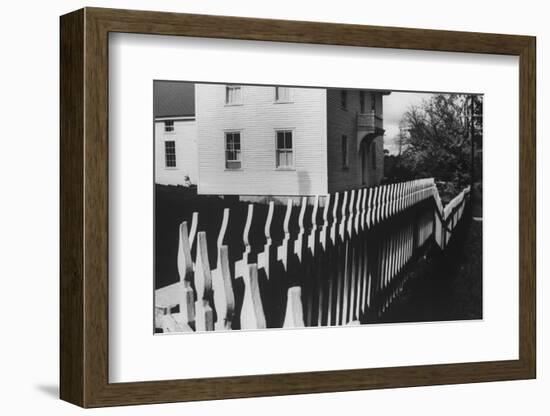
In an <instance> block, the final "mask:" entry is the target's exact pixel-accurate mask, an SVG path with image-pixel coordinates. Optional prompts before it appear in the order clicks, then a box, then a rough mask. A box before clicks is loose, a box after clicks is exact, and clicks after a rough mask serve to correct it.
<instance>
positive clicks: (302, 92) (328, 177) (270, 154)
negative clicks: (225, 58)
mask: <svg viewBox="0 0 550 416" xmlns="http://www.w3.org/2000/svg"><path fill="white" fill-rule="evenodd" d="M172 84H174V83H166V86H170V85H172ZM186 85H188V86H189V85H192V84H186ZM185 91H186V93H188V94H190V93H191V92H193V93H194V114H195V121H194V122H193V123H192V124H191V123H190V122H189V120H186V121H185V122H183V119H184V118H185V117H189V114H186V115H185V117H181V119H182V123H181V125H182V127H181V137H182V138H181V139H179V137H180V133H179V130H178V128H177V127H176V121H177V120H179V119H180V117H177V118H176V117H173V118H170V117H165V116H162V117H161V116H160V115H159V114H156V116H157V117H156V120H157V122H156V124H157V126H156V129H155V132H156V134H157V135H156V138H157V140H156V141H157V149H159V150H160V151H159V152H157V170H156V175H157V182H158V183H176V184H178V183H179V184H182V185H183V184H184V175H186V174H187V175H188V176H189V178H190V180H191V183H194V184H197V186H198V193H199V194H216V195H273V196H276V195H288V196H292V195H319V194H326V193H331V192H336V191H342V190H348V189H354V188H358V187H361V186H365V185H368V186H372V185H376V184H379V183H380V181H381V179H382V176H383V169H384V166H383V165H384V151H383V134H384V130H383V120H382V115H383V103H382V101H383V96H384V95H386V94H388V93H389V92H386V91H372V90H345V89H326V88H295V87H272V86H252V85H228V84H194V89H192V88H190V87H187V88H186V90H185ZM155 95H156V96H157V98H159V100H160V98H161V96H160V95H159V94H155ZM190 100H191V99H190V98H189V97H187V98H186V99H185V100H184V101H186V102H187V101H190ZM172 119H173V123H174V124H173V125H174V131H173V132H167V131H166V128H167V126H168V129H170V124H166V122H167V121H171V120H172ZM163 121H164V125H163V124H162V122H163ZM184 126H185V127H184ZM191 126H192V127H191ZM193 133H194V134H195V136H193ZM170 134H172V136H170ZM170 137H174V140H171V139H170ZM192 137H194V139H193V138H192ZM195 140H196V142H195ZM170 142H175V143H173V144H169V143H170ZM194 143H196V144H197V146H196V148H195V144H194ZM174 146H175V152H174V151H173V150H172V149H173V148H174ZM174 153H175V154H174ZM172 158H174V161H172ZM186 172H188V173H186ZM191 172H198V176H195V174H194V173H191Z"/></svg>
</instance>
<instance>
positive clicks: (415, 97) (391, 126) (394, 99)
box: [384, 92, 433, 154]
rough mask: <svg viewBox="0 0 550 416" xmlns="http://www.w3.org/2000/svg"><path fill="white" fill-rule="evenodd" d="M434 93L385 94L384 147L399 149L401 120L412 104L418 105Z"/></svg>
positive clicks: (393, 149) (391, 150) (391, 151)
mask: <svg viewBox="0 0 550 416" xmlns="http://www.w3.org/2000/svg"><path fill="white" fill-rule="evenodd" d="M432 95H433V94H431V93H417V92H392V93H391V94H390V95H385V96H384V129H385V130H386V133H385V135H384V148H385V149H388V150H389V151H390V153H392V154H395V153H397V151H398V147H397V144H396V143H397V135H398V134H399V122H400V121H401V119H402V118H403V115H404V114H405V113H406V111H407V110H408V109H409V107H410V106H411V105H418V104H420V103H422V100H428V99H429V98H430V97H431V96H432Z"/></svg>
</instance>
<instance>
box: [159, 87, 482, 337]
mask: <svg viewBox="0 0 550 416" xmlns="http://www.w3.org/2000/svg"><path fill="white" fill-rule="evenodd" d="M152 88H153V98H154V99H153V107H154V108H153V109H152V113H153V114H152V115H153V126H152V127H153V139H152V145H153V146H154V160H153V161H151V163H154V184H153V186H154V221H153V223H154V247H153V248H152V249H153V250H154V333H155V334H165V333H193V332H204V331H230V330H259V329H276V328H284V329H291V328H305V327H345V326H350V325H369V324H383V323H385V324H398V323H405V322H409V323H410V322H434V321H462V320H480V319H483V307H482V306H483V296H482V292H483V291H482V286H483V285H482V281H483V279H482V264H483V262H482V229H483V215H482V200H483V198H482V194H483V192H482V191H483V188H482V172H483V94H477V93H472V92H417V91H393V90H385V89H360V88H354V87H353V86H349V88H341V87H330V86H319V87H303V86H294V85H275V84H274V85H253V84H246V83H242V84H235V83H222V82H220V83H203V82H196V81H172V80H155V81H153V83H152Z"/></svg>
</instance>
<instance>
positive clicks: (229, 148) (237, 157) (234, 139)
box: [225, 131, 241, 169]
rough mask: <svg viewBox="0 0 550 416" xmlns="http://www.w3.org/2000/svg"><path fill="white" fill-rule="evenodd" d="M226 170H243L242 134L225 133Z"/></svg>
mask: <svg viewBox="0 0 550 416" xmlns="http://www.w3.org/2000/svg"><path fill="white" fill-rule="evenodd" d="M225 168H226V169H240V168H241V133H240V132H238V131H236V132H227V133H225Z"/></svg>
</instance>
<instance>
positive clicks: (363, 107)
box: [359, 91, 367, 114]
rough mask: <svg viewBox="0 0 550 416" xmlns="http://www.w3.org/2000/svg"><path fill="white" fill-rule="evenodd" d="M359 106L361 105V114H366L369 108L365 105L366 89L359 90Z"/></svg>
mask: <svg viewBox="0 0 550 416" xmlns="http://www.w3.org/2000/svg"><path fill="white" fill-rule="evenodd" d="M359 106H360V107H361V114H365V111H366V109H367V106H366V105H365V91H359Z"/></svg>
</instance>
